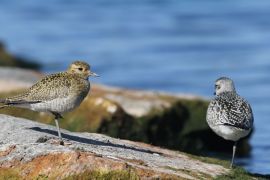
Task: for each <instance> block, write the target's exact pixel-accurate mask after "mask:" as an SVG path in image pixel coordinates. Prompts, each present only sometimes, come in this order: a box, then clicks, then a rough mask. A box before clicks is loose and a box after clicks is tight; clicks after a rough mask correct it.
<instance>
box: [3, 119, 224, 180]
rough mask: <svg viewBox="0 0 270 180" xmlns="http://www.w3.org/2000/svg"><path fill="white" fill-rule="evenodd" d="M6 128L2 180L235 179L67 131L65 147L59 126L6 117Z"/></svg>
mask: <svg viewBox="0 0 270 180" xmlns="http://www.w3.org/2000/svg"><path fill="white" fill-rule="evenodd" d="M0 127H1V132H0V139H1V143H0V167H1V171H0V174H2V175H5V173H7V174H9V173H11V172H12V173H11V174H12V175H13V176H17V177H20V178H23V179H36V178H39V177H46V178H48V179H62V178H67V177H69V176H73V175H76V174H81V173H84V172H87V171H88V172H94V171H101V172H111V171H117V172H121V171H123V172H129V176H132V177H134V178H135V179H136V178H170V179H172V178H174V179H180V178H183V179H197V178H213V177H217V176H219V175H224V174H227V173H229V170H228V169H227V168H224V167H223V166H221V165H217V164H211V163H206V162H202V161H200V160H198V159H196V158H195V157H190V156H187V155H186V154H183V153H180V152H175V151H171V150H167V149H162V148H159V147H155V146H151V145H147V144H144V143H138V142H132V141H128V140H120V139H115V138H112V137H109V136H105V135H101V134H95V133H74V132H70V131H67V130H63V129H62V132H63V137H64V141H65V145H64V146H61V145H59V143H58V142H57V131H56V128H55V127H54V126H50V125H45V124H42V123H38V122H33V121H30V120H26V119H22V118H15V117H12V116H7V115H0ZM90 174H91V173H90Z"/></svg>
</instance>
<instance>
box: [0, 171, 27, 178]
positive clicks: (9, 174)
mask: <svg viewBox="0 0 270 180" xmlns="http://www.w3.org/2000/svg"><path fill="white" fill-rule="evenodd" d="M7 179H8V180H20V179H22V177H21V176H20V175H19V172H18V171H16V170H15V169H7V168H1V169H0V180H7Z"/></svg>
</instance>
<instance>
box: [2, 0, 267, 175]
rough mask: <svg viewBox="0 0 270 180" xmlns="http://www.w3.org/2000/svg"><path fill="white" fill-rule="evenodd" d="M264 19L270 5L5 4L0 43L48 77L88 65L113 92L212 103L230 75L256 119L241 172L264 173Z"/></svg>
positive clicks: (230, 0) (16, 0) (120, 0)
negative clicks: (75, 63)
mask: <svg viewBox="0 0 270 180" xmlns="http://www.w3.org/2000/svg"><path fill="white" fill-rule="evenodd" d="M269 17H270V1H267V0H260V1H252V0H226V1H225V0H223V1H216V0H211V1H210V0H205V1H200V0H166V1H165V0H114V1H112V0H91V1H84V0H76V1H75V0H54V1H53V0H47V1H35V0H24V1H21V0H13V1H10V0H1V1H0V24H1V29H0V41H3V42H5V43H6V45H7V48H8V50H9V51H11V52H12V53H15V54H18V55H22V56H25V57H29V58H32V59H34V60H37V61H39V62H40V63H43V64H44V69H43V70H44V72H47V73H49V72H54V71H58V70H63V69H65V68H66V67H67V65H68V64H69V63H70V62H71V61H72V60H73V59H84V60H87V61H88V62H89V63H91V64H92V69H93V71H95V72H97V73H98V74H100V75H101V77H100V78H98V79H97V78H96V79H93V81H94V82H97V83H104V84H108V85H113V86H122V87H127V88H136V89H149V90H162V91H168V92H175V93H178V92H184V93H194V94H199V95H202V96H205V97H210V96H212V94H213V83H214V80H215V79H216V78H217V77H219V76H224V75H225V76H229V77H231V78H233V79H234V80H235V83H236V86H237V90H238V92H239V93H240V94H241V95H242V96H244V97H245V98H246V99H248V100H249V102H250V103H251V105H252V107H253V111H254V115H255V127H256V130H255V133H254V134H253V137H252V139H251V144H252V147H253V150H252V154H251V156H250V157H249V158H245V159H238V164H241V165H243V166H244V167H245V168H246V169H247V170H249V171H251V172H255V173H263V174H270V119H269V117H270V111H269V110H270V18H269Z"/></svg>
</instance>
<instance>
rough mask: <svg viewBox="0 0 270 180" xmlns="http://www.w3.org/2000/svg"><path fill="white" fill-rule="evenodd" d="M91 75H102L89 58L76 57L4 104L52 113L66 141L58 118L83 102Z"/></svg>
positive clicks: (58, 129)
mask: <svg viewBox="0 0 270 180" xmlns="http://www.w3.org/2000/svg"><path fill="white" fill-rule="evenodd" d="M89 76H98V75H97V74H95V73H93V72H91V71H90V65H89V64H87V63H86V62H83V61H75V62H73V63H72V64H71V65H70V66H69V68H68V69H67V71H65V72H60V73H56V74H51V75H48V76H45V77H44V78H43V79H41V80H40V81H39V82H37V83H36V84H34V85H33V86H32V87H31V88H30V89H28V90H26V91H25V92H24V93H22V94H19V95H17V96H14V97H8V98H6V99H2V100H0V103H3V104H4V105H3V106H1V108H3V107H8V106H15V107H21V108H28V109H31V110H34V111H40V112H50V113H52V114H53V115H54V117H55V124H56V127H57V131H58V136H59V139H60V144H62V145H63V140H62V136H61V132H60V128H59V125H58V119H60V118H62V115H61V114H62V113H64V112H68V111H71V110H73V109H74V108H76V107H78V106H79V105H80V104H81V102H82V101H83V99H84V98H85V97H86V95H87V94H88V92H89V90H90V83H89V81H88V78H89Z"/></svg>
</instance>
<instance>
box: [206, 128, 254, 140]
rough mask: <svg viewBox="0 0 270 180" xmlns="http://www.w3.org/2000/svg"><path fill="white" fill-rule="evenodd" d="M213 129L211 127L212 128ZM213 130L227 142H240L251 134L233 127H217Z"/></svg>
mask: <svg viewBox="0 0 270 180" xmlns="http://www.w3.org/2000/svg"><path fill="white" fill-rule="evenodd" d="M210 127H211V126H210ZM211 129H212V130H213V131H214V132H215V133H216V134H217V135H219V136H221V137H223V138H224V139H226V140H231V141H238V140H239V139H241V138H243V137H245V136H247V135H248V134H249V132H250V129H249V130H244V129H239V128H236V127H232V126H226V125H217V126H212V127H211Z"/></svg>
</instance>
